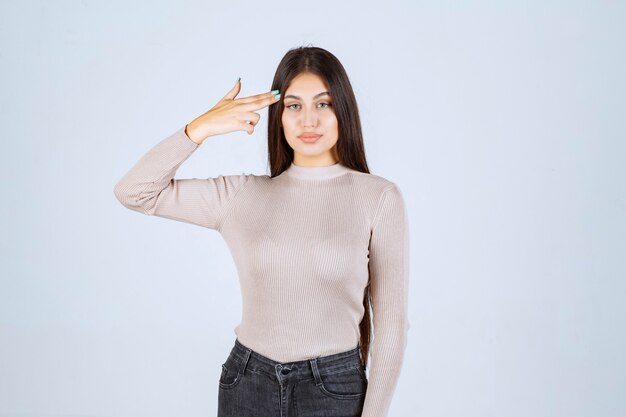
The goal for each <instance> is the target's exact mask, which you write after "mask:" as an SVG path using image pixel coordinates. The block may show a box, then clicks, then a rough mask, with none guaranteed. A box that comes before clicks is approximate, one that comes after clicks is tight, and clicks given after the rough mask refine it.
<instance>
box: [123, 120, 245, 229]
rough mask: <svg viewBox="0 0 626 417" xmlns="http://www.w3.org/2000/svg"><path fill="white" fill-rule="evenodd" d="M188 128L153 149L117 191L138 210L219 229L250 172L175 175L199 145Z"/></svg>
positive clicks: (126, 177)
mask: <svg viewBox="0 0 626 417" xmlns="http://www.w3.org/2000/svg"><path fill="white" fill-rule="evenodd" d="M185 128H186V125H185V126H183V127H181V128H180V129H178V130H177V131H176V132H174V133H173V134H171V135H170V136H168V137H166V138H165V139H163V140H162V141H161V142H159V143H158V144H156V145H155V146H154V147H153V148H152V149H150V151H148V153H146V154H145V155H144V156H143V157H142V158H141V159H140V160H139V161H138V162H137V163H136V164H135V166H133V167H132V168H131V169H130V171H128V173H127V174H126V175H124V176H123V177H122V178H121V179H120V180H119V182H118V183H117V184H116V185H115V188H114V194H115V197H117V199H118V200H119V201H120V203H122V205H124V206H125V207H127V208H129V209H131V210H134V211H137V212H139V213H142V214H146V215H149V216H158V217H164V218H167V219H172V220H177V221H182V222H186V223H191V224H195V225H198V226H202V227H206V228H209V229H214V230H219V228H220V225H221V221H222V220H223V218H224V216H225V214H226V212H227V210H228V207H229V206H230V202H231V201H232V200H233V198H234V196H235V195H236V194H237V192H238V191H239V190H240V189H241V188H242V187H243V186H244V185H245V184H246V183H247V181H248V179H249V178H250V175H251V174H240V175H220V176H218V177H215V178H205V179H197V178H190V179H174V175H175V174H176V171H177V169H178V167H179V166H180V165H181V164H182V163H183V162H184V161H185V160H187V158H189V157H190V156H191V154H192V153H193V152H194V151H195V150H196V149H197V148H198V147H199V146H200V145H199V144H197V143H196V142H194V141H192V140H191V139H190V138H189V136H187V134H186V133H185Z"/></svg>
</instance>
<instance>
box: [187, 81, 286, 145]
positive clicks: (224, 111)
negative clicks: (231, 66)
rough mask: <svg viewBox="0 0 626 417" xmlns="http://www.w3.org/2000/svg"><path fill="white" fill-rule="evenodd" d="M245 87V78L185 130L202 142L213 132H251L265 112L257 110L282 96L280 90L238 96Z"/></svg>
mask: <svg viewBox="0 0 626 417" xmlns="http://www.w3.org/2000/svg"><path fill="white" fill-rule="evenodd" d="M240 91H241V81H240V80H237V83H236V84H235V86H234V87H233V88H232V89H231V90H230V91H229V92H228V93H227V94H226V95H225V96H224V97H223V98H222V99H221V100H220V101H218V102H217V104H216V105H215V106H213V107H212V108H211V109H210V110H209V111H207V112H206V113H204V114H202V115H200V116H198V117H196V118H195V119H194V120H192V121H191V122H190V123H189V124H187V126H186V128H185V133H186V134H187V136H188V137H189V138H190V139H191V140H192V141H194V142H196V143H198V144H200V143H202V142H204V140H205V139H206V138H208V137H209V136H216V135H221V134H224V133H229V132H234V131H237V130H245V131H246V132H248V134H249V135H251V134H252V133H254V127H255V126H256V125H257V123H259V119H260V118H261V116H260V115H259V114H258V113H255V111H256V110H260V109H262V108H264V107H267V106H269V105H271V104H274V103H277V102H278V100H280V92H279V91H278V90H274V91H276V93H277V94H276V95H274V94H273V92H267V93H262V94H257V95H254V96H249V97H242V98H235V97H237V94H239V92H240Z"/></svg>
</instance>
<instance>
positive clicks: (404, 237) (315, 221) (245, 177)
mask: <svg viewBox="0 0 626 417" xmlns="http://www.w3.org/2000/svg"><path fill="white" fill-rule="evenodd" d="M185 127H186V126H183V127H181V128H179V129H178V130H177V131H176V132H174V133H173V134H171V135H170V136H168V137H166V138H165V139H163V140H162V141H161V142H159V143H158V144H156V145H155V146H154V147H153V148H152V149H151V150H150V151H149V152H148V153H147V154H146V155H144V156H143V157H142V158H141V159H140V160H139V161H138V162H137V163H136V164H135V166H134V167H133V168H132V169H130V171H129V172H128V173H127V174H126V175H125V176H124V177H123V178H121V180H120V181H119V182H118V183H117V184H116V186H115V189H114V192H115V196H116V197H117V199H118V200H119V201H120V202H121V203H122V204H123V205H124V206H126V207H127V208H129V209H132V210H135V211H138V212H140V213H143V214H146V215H153V216H159V217H163V218H168V219H173V220H177V221H182V222H186V223H191V224H195V225H198V226H202V227H206V228H208V229H213V230H216V231H218V232H219V233H220V234H221V235H222V236H223V238H224V239H225V241H226V243H227V244H228V247H229V249H230V250H231V252H232V255H233V259H234V262H235V265H236V268H237V272H238V274H239V280H240V287H241V296H242V306H243V311H242V318H241V322H240V324H239V325H237V326H236V327H235V329H234V332H235V334H236V337H237V338H238V339H239V340H240V341H241V343H243V344H244V345H246V346H248V347H250V348H251V349H252V350H254V351H256V352H258V353H260V354H262V355H265V356H267V357H269V358H271V359H273V360H276V361H279V362H289V361H298V360H303V359H308V358H312V357H317V356H323V355H330V354H333V353H338V352H343V351H346V350H349V349H353V348H355V347H356V346H357V343H358V341H359V323H360V321H361V319H362V317H363V313H364V310H363V296H364V289H365V286H366V285H367V284H368V282H369V283H370V285H371V293H372V310H373V322H374V339H373V341H372V345H371V348H372V356H371V362H370V366H369V375H368V388H367V394H366V397H365V403H364V408H363V413H362V417H385V416H387V413H388V409H389V405H390V403H391V399H392V396H393V393H394V391H395V387H396V385H397V381H398V377H399V375H400V370H401V367H402V363H403V359H404V352H405V348H406V343H407V332H408V330H409V320H408V312H407V304H408V285H409V224H408V215H407V211H406V207H405V204H404V200H403V197H402V194H401V192H400V189H399V188H398V186H397V185H396V184H395V183H393V182H391V181H389V180H386V179H384V178H382V177H380V176H376V175H373V174H367V173H362V172H359V171H356V170H352V169H350V168H348V167H346V166H344V165H342V164H341V163H337V164H335V165H331V166H323V167H304V166H298V165H294V164H291V166H290V167H289V168H288V169H287V170H285V171H283V172H282V173H281V174H280V175H278V176H276V177H274V178H270V176H268V175H255V174H243V173H242V174H236V175H219V176H217V177H214V178H203V179H196V178H193V179H174V175H175V174H176V170H177V169H178V167H179V166H180V165H181V164H182V163H183V162H184V161H185V160H186V159H187V158H189V157H190V156H191V154H192V153H193V152H194V151H195V150H196V149H197V148H198V147H199V146H200V145H198V144H197V143H195V142H193V141H192V140H191V139H189V137H188V136H187V135H186V134H185ZM209 140H210V139H209ZM205 143H206V142H205Z"/></svg>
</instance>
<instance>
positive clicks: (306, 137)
mask: <svg viewBox="0 0 626 417" xmlns="http://www.w3.org/2000/svg"><path fill="white" fill-rule="evenodd" d="M298 137H299V138H300V140H301V141H303V142H307V143H311V142H315V141H316V140H318V139H319V138H320V137H321V135H311V134H304V135H300V136H298Z"/></svg>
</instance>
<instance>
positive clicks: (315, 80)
mask: <svg viewBox="0 0 626 417" xmlns="http://www.w3.org/2000/svg"><path fill="white" fill-rule="evenodd" d="M323 91H329V90H328V88H327V86H326V84H325V83H324V80H322V78H321V77H320V76H318V75H316V74H311V73H302V74H299V75H298V76H296V77H295V78H294V79H293V80H291V83H290V84H289V86H288V87H287V90H285V95H287V94H291V95H294V96H298V97H302V98H303V99H312V98H313V97H314V96H315V95H317V94H319V93H321V92H323ZM329 93H330V92H329Z"/></svg>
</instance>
